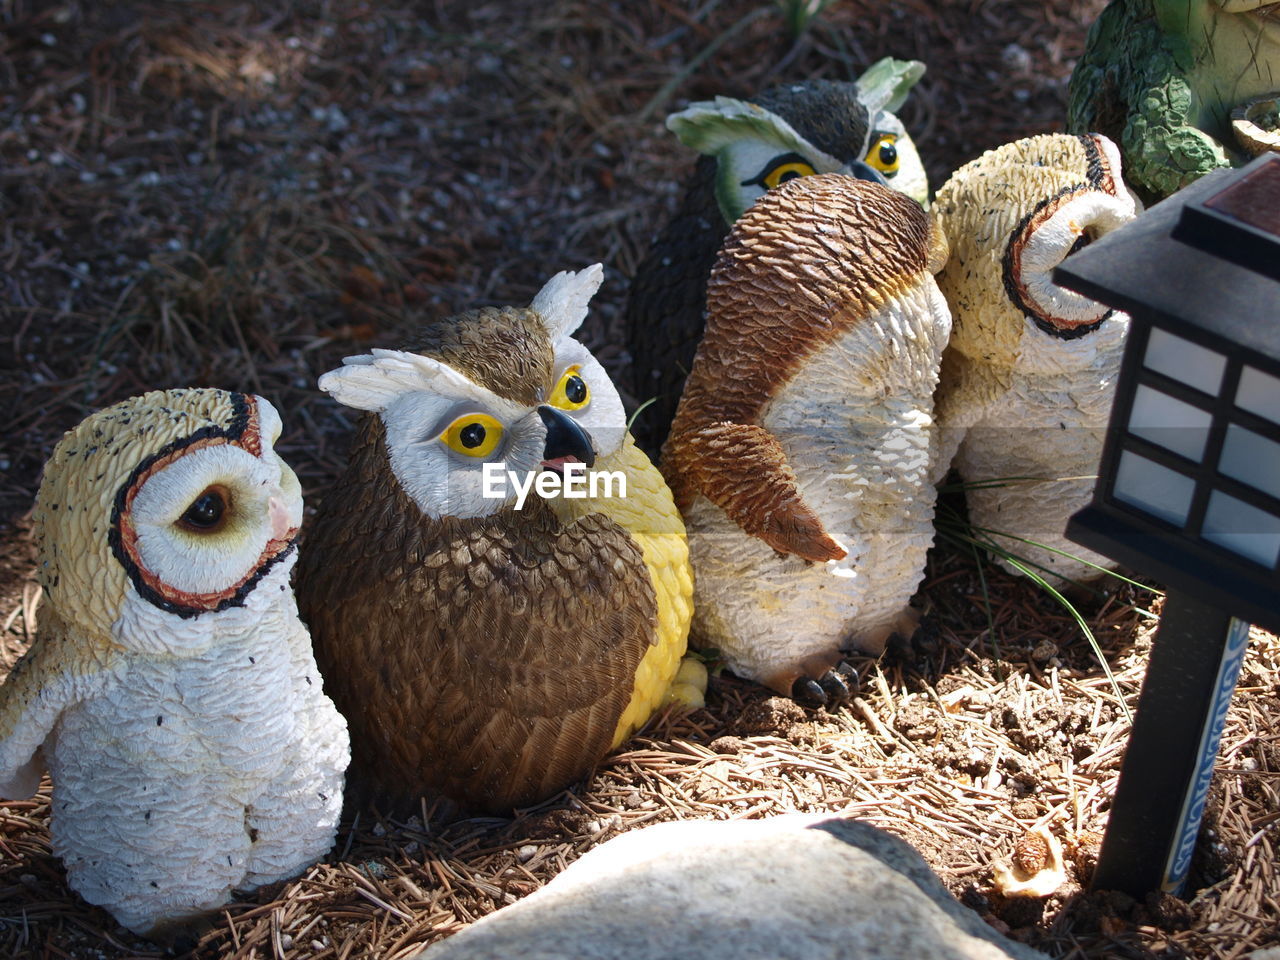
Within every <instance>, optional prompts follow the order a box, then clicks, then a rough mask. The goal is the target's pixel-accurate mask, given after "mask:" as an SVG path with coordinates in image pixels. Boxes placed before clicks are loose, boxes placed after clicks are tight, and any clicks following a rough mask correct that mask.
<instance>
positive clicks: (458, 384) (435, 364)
mask: <svg viewBox="0 0 1280 960" xmlns="http://www.w3.org/2000/svg"><path fill="white" fill-rule="evenodd" d="M319 386H320V389H321V390H323V391H325V393H327V394H329V396H331V397H333V399H335V400H337V401H338V402H339V403H341V404H344V405H346V406H348V407H354V408H355V409H357V410H372V411H375V412H378V413H381V412H382V411H383V410H386V409H387V408H388V407H389V406H391V404H392V403H394V402H395V400H396V398H398V397H400V396H401V395H402V394H405V393H410V392H413V391H417V390H426V389H432V390H436V391H437V392H445V390H442V388H450V387H451V388H453V390H457V389H463V390H466V389H467V388H468V387H470V386H471V382H470V381H469V380H467V378H466V377H464V376H462V374H460V373H458V372H457V371H456V370H454V369H452V368H451V367H448V366H446V365H445V364H443V363H441V362H440V361H439V360H434V359H432V358H431V357H424V356H422V355H421V354H417V353H407V352H405V351H403V350H382V349H379V348H377V347H375V348H374V350H373V352H372V353H366V354H361V355H360V356H356V357H343V358H342V366H340V367H338V368H337V369H336V370H330V371H329V372H328V373H326V374H323V375H322V376H321V377H320V380H319ZM450 392H451V391H450Z"/></svg>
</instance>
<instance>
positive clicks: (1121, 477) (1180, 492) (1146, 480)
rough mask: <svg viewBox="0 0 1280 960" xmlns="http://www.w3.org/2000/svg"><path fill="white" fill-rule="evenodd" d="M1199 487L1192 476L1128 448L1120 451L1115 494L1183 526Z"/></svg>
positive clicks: (1127, 501) (1113, 494) (1113, 493)
mask: <svg viewBox="0 0 1280 960" xmlns="http://www.w3.org/2000/svg"><path fill="white" fill-rule="evenodd" d="M1195 489H1196V484H1195V481H1194V480H1192V479H1191V478H1190V477H1187V476H1184V475H1182V474H1181V473H1178V471H1176V470H1170V469H1169V468H1168V467H1166V466H1164V465H1163V464H1159V463H1156V462H1155V461H1154V460H1148V459H1147V458H1146V457H1143V456H1139V455H1138V454H1136V453H1134V452H1133V451H1132V450H1126V451H1124V452H1123V453H1122V454H1120V466H1119V468H1118V469H1117V470H1116V479H1115V483H1114V484H1113V485H1112V496H1114V497H1115V498H1116V499H1117V500H1123V501H1124V502H1125V503H1128V504H1132V505H1133V506H1135V507H1137V508H1138V509H1139V510H1145V511H1146V512H1147V513H1149V514H1151V515H1152V516H1154V517H1159V518H1160V519H1161V520H1167V521H1168V522H1169V523H1172V524H1174V525H1175V526H1179V527H1181V526H1182V525H1184V524H1185V523H1186V522H1187V513H1188V512H1189V511H1190V510H1191V495H1192V494H1193V493H1195Z"/></svg>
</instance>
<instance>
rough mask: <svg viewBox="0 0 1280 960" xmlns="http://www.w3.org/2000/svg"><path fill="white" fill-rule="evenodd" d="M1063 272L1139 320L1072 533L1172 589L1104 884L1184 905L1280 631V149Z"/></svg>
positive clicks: (1119, 233)
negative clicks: (1253, 630)
mask: <svg viewBox="0 0 1280 960" xmlns="http://www.w3.org/2000/svg"><path fill="white" fill-rule="evenodd" d="M1054 276H1055V280H1056V281H1057V282H1059V283H1061V284H1062V285H1063V286H1065V287H1069V288H1072V289H1074V290H1077V291H1079V292H1080V293H1082V294H1084V295H1085V296H1089V297H1092V298H1094V299H1096V300H1099V301H1101V302H1103V303H1106V304H1108V305H1110V306H1114V307H1116V308H1118V309H1122V310H1125V311H1126V312H1128V313H1129V315H1130V317H1131V318H1132V320H1131V325H1130V328H1129V338H1128V342H1127V344H1126V347H1125V355H1124V360H1123V363H1122V365H1121V369H1120V375H1119V380H1118V382H1117V386H1116V397H1115V401H1114V403H1113V406H1112V409H1111V420H1110V425H1109V428H1108V434H1107V441H1106V444H1105V446H1104V448H1103V453H1102V459H1101V462H1100V464H1099V470H1098V482H1097V485H1096V487H1095V489H1094V496H1093V501H1092V503H1091V504H1090V505H1089V506H1088V507H1086V508H1085V509H1083V510H1081V511H1080V512H1078V513H1077V514H1076V515H1075V516H1073V517H1072V518H1071V520H1070V523H1069V525H1068V527H1067V536H1068V537H1070V538H1071V539H1072V540H1074V541H1076V542H1077V543H1080V544H1082V545H1083V546H1086V547H1088V548H1090V549H1092V550H1096V551H1098V552H1099V553H1102V554H1104V555H1106V556H1109V557H1111V558H1112V559H1114V560H1117V561H1119V562H1120V563H1122V564H1125V565H1126V566H1128V567H1130V568H1132V569H1133V570H1135V571H1137V572H1139V573H1141V574H1143V575H1144V576H1149V577H1151V578H1153V579H1155V580H1157V581H1159V582H1161V583H1163V584H1164V585H1165V586H1166V587H1167V595H1166V599H1165V605H1164V611H1163V615H1162V617H1161V620H1160V626H1159V629H1158V631H1157V633H1156V636H1155V639H1154V641H1153V643H1152V648H1151V656H1150V661H1149V664H1148V667H1147V673H1146V677H1145V679H1144V681H1143V684H1142V691H1141V693H1140V694H1139V697H1138V708H1137V713H1136V715H1135V718H1134V724H1133V731H1132V734H1131V736H1130V740H1129V746H1128V749H1127V751H1126V753H1125V757H1124V762H1123V765H1122V767H1121V770H1120V780H1119V783H1118V786H1117V788H1116V795H1115V798H1114V800H1113V803H1112V807H1111V817H1110V821H1109V823H1108V825H1107V830H1106V834H1105V836H1104V838H1103V842H1102V850H1101V852H1100V854H1099V858H1098V865H1097V868H1096V870H1095V871H1094V876H1093V881H1092V887H1093V888H1094V889H1116V890H1123V891H1125V892H1127V893H1130V894H1132V895H1134V896H1138V897H1141V896H1143V895H1145V894H1146V893H1147V892H1149V891H1153V890H1165V891H1168V892H1171V893H1178V892H1179V891H1180V889H1181V887H1182V885H1183V883H1184V881H1185V879H1186V875H1187V869H1188V867H1189V865H1190V862H1191V855H1192V852H1193V850H1194V848H1195V841H1196V837H1197V834H1198V832H1199V826H1200V820H1201V816H1202V814H1203V812H1204V804H1205V798H1206V796H1207V793H1208V789H1209V782H1210V779H1211V776H1212V772H1213V763H1214V759H1215V757H1216V756H1217V752H1218V741H1219V738H1220V737H1221V734H1222V728H1223V723H1224V720H1225V718H1226V713H1227V708H1228V706H1229V704H1230V700H1231V695H1232V692H1233V691H1234V689H1235V685H1236V680H1237V678H1238V676H1239V673H1240V666H1241V663H1242V662H1243V659H1244V654H1245V649H1246V647H1247V645H1248V635H1249V624H1250V623H1256V624H1258V625H1260V626H1262V627H1264V628H1266V629H1268V630H1271V631H1273V632H1274V631H1280V570H1278V563H1280V155H1277V154H1264V155H1263V156H1261V157H1259V158H1258V159H1256V160H1254V161H1253V162H1252V163H1250V164H1249V165H1247V166H1245V167H1243V168H1240V169H1237V170H1222V171H1217V172H1215V173H1213V174H1210V175H1208V176H1206V177H1203V178H1202V179H1200V180H1198V181H1196V182H1195V183H1194V184H1192V185H1191V186H1189V187H1187V188H1185V189H1184V190H1182V191H1181V192H1179V193H1177V194H1175V195H1174V196H1172V197H1170V198H1169V199H1167V200H1165V201H1164V202H1162V203H1160V204H1158V205H1156V206H1155V207H1153V208H1151V209H1150V210H1149V211H1147V212H1146V213H1144V214H1143V215H1141V216H1140V217H1138V218H1137V219H1136V220H1134V221H1133V222H1132V223H1130V224H1127V225H1126V226H1124V227H1122V228H1120V229H1119V230H1116V231H1114V232H1112V233H1110V234H1108V235H1106V236H1105V237H1103V238H1101V239H1099V240H1098V241H1097V242H1095V243H1092V244H1090V245H1088V246H1085V247H1083V248H1082V249H1081V250H1080V251H1079V252H1077V253H1076V254H1074V255H1073V256H1071V257H1069V258H1068V259H1067V260H1066V261H1065V262H1064V263H1063V264H1062V265H1061V266H1060V267H1058V268H1057V270H1056V271H1055V274H1054Z"/></svg>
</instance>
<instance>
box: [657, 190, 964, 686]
mask: <svg viewBox="0 0 1280 960" xmlns="http://www.w3.org/2000/svg"><path fill="white" fill-rule="evenodd" d="M945 253H946V251H945V248H944V246H943V245H942V240H941V235H940V234H939V233H938V232H937V231H935V230H934V229H933V228H932V226H931V223H930V219H929V216H928V214H926V213H925V212H924V210H922V209H921V207H920V205H919V204H918V203H916V202H915V201H914V200H912V199H911V198H910V197H907V196H906V195H905V194H902V193H898V192H896V191H893V190H890V189H888V188H886V187H884V186H882V185H881V184H877V183H871V182H868V181H865V180H858V179H855V178H853V177H850V176H847V175H843V174H822V175H817V176H812V177H803V178H800V179H797V180H795V181H793V182H790V183H787V184H785V185H783V186H781V187H779V188H778V189H776V190H773V191H771V192H770V193H769V194H768V195H767V196H764V197H762V198H760V200H758V201H757V202H756V203H755V204H754V205H753V206H752V207H751V209H749V210H747V211H746V212H745V213H744V214H743V215H742V217H741V218H740V219H739V220H738V222H737V223H736V224H734V227H733V229H732V230H731V231H730V233H729V238H728V240H726V242H725V246H724V249H723V250H722V251H721V253H720V257H719V259H718V260H717V261H716V265H715V267H714V269H713V270H712V272H711V278H710V281H709V283H708V287H707V329H706V335H705V337H704V338H703V340H702V344H701V345H700V346H699V348H698V352H697V355H696V356H695V358H694V361H693V369H692V371H691V372H690V374H689V381H688V384H687V385H686V387H685V392H684V396H683V397H682V398H681V400H680V407H679V410H678V411H677V413H676V418H675V421H674V423H673V424H672V428H671V436H670V437H669V438H668V440H667V443H666V446H665V447H664V448H663V459H662V464H663V472H664V473H665V475H666V476H667V479H668V482H669V483H670V484H671V489H672V491H673V493H674V494H675V498H676V503H677V505H678V506H679V507H680V509H681V511H682V512H683V514H684V518H685V523H686V525H687V527H688V535H689V550H690V556H691V558H692V561H693V568H694V573H695V579H694V583H695V596H694V611H695V613H694V630H695V634H696V635H697V636H698V638H699V640H700V641H701V642H703V643H705V644H707V645H709V646H712V647H715V648H718V649H719V651H720V652H721V654H722V655H723V656H724V658H725V660H726V662H727V664H728V666H729V668H730V669H732V670H733V671H734V672H735V673H737V674H739V675H741V676H744V677H747V678H750V679H753V680H757V681H760V682H762V683H764V684H766V685H768V686H769V687H772V688H773V689H774V690H777V691H779V692H780V693H783V694H786V695H792V696H794V697H796V699H798V700H801V701H804V702H812V703H820V704H825V703H829V702H831V701H832V700H839V699H841V698H842V697H846V696H847V691H846V690H844V689H843V683H842V681H841V678H840V677H839V676H838V674H837V673H835V672H832V669H831V668H832V667H833V666H834V665H835V664H836V663H837V661H838V660H839V659H840V651H841V650H842V649H845V648H848V647H856V648H859V649H862V650H867V651H873V652H874V651H878V650H879V649H881V648H882V647H883V644H884V642H885V640H886V639H887V638H888V636H890V635H891V634H892V633H894V632H899V631H904V630H907V629H908V626H907V619H906V618H904V614H906V613H907V612H908V603H909V600H910V598H911V595H912V594H913V593H914V592H915V589H916V586H917V584H918V583H919V581H920V578H921V576H922V575H923V571H924V561H925V553H926V551H927V550H928V548H929V544H930V542H931V541H932V538H933V526H932V523H933V505H934V487H933V484H932V482H931V479H930V477H931V471H932V469H933V461H934V457H935V437H934V430H933V394H934V389H935V387H936V385H937V381H938V366H939V362H940V359H941V356H942V350H943V347H944V345H945V344H946V340H947V335H948V333H949V332H950V329H951V317H950V314H949V313H948V311H947V305H946V302H945V301H944V300H943V298H942V295H941V294H940V293H939V292H938V288H937V285H936V284H935V283H934V279H933V273H934V271H935V270H936V269H938V268H939V267H941V265H942V262H943V260H944V259H945Z"/></svg>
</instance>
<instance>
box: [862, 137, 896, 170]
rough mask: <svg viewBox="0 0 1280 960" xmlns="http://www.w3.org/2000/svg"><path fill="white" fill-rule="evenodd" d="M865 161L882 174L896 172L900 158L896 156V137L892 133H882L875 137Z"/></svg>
mask: <svg viewBox="0 0 1280 960" xmlns="http://www.w3.org/2000/svg"><path fill="white" fill-rule="evenodd" d="M865 159H866V162H867V163H869V164H871V166H873V167H875V168H876V169H877V170H879V171H880V172H881V173H883V174H887V175H889V176H892V175H893V174H895V173H897V172H898V167H899V166H901V164H902V159H901V158H900V157H899V156H898V137H897V135H896V134H892V133H882V134H880V136H878V137H876V139H875V142H874V143H872V144H871V149H870V150H868V151H867V156H866V157H865Z"/></svg>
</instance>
